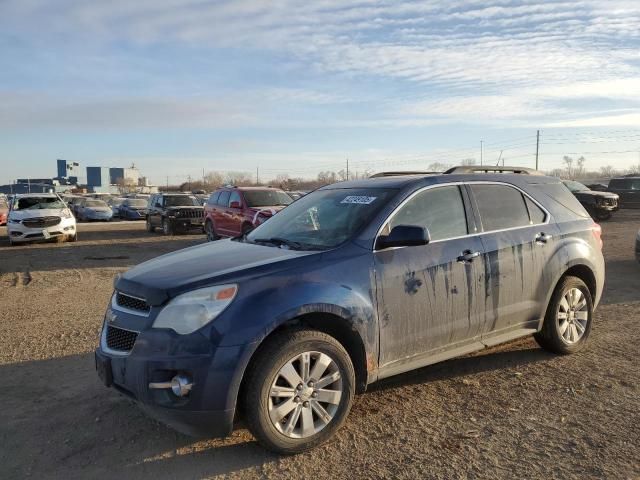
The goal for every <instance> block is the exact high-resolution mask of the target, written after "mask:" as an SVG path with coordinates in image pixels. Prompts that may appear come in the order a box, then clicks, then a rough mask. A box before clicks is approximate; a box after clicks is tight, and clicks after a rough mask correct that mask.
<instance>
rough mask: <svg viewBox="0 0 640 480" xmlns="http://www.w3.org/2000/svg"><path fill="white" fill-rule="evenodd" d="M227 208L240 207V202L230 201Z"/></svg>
mask: <svg viewBox="0 0 640 480" xmlns="http://www.w3.org/2000/svg"><path fill="white" fill-rule="evenodd" d="M229 208H240V202H231V203H230V204H229Z"/></svg>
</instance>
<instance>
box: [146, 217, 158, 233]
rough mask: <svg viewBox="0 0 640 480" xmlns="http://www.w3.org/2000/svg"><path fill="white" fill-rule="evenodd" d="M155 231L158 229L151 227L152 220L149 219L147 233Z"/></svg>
mask: <svg viewBox="0 0 640 480" xmlns="http://www.w3.org/2000/svg"><path fill="white" fill-rule="evenodd" d="M155 231H156V227H154V226H153V225H151V219H150V218H149V217H147V232H149V233H153V232H155Z"/></svg>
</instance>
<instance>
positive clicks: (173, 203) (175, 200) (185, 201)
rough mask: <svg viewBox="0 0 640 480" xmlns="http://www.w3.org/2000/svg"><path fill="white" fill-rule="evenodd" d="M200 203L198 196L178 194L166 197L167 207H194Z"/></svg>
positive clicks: (165, 203) (165, 204)
mask: <svg viewBox="0 0 640 480" xmlns="http://www.w3.org/2000/svg"><path fill="white" fill-rule="evenodd" d="M196 205H198V206H199V205H200V203H198V200H196V197H187V196H184V195H176V196H175V197H164V206H165V207H193V206H196Z"/></svg>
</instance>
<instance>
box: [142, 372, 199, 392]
mask: <svg viewBox="0 0 640 480" xmlns="http://www.w3.org/2000/svg"><path fill="white" fill-rule="evenodd" d="M192 387H193V383H191V379H190V378H189V377H187V376H186V375H181V374H179V375H176V376H175V377H173V378H172V379H171V381H170V382H151V383H150V384H149V388H150V389H152V390H158V389H169V388H170V389H171V391H172V392H173V394H174V395H175V396H176V397H185V396H187V395H188V394H189V392H190V391H191V388H192Z"/></svg>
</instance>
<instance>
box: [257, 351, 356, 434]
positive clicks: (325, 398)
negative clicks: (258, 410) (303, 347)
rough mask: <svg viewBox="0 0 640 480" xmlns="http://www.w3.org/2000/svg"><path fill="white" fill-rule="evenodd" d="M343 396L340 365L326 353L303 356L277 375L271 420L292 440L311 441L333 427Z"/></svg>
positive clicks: (285, 365) (271, 403)
mask: <svg viewBox="0 0 640 480" xmlns="http://www.w3.org/2000/svg"><path fill="white" fill-rule="evenodd" d="M342 393H343V383H342V378H341V375H340V369H339V368H338V365H337V363H336V362H335V361H334V360H333V359H332V358H331V357H330V356H329V355H327V354H326V353H322V352H316V351H312V352H303V353H301V354H299V355H296V356H295V357H293V358H291V359H289V360H288V361H287V362H286V363H285V364H284V365H283V366H282V367H281V368H280V370H279V371H278V373H277V374H276V376H275V378H274V380H273V382H272V384H271V389H270V391H269V400H268V409H269V418H270V419H271V423H272V424H273V426H274V427H275V428H276V430H278V432H280V433H281V434H283V435H285V436H287V437H289V438H306V437H310V436H312V435H315V434H316V433H318V432H320V431H321V430H323V429H324V428H325V427H326V426H327V425H329V424H330V423H331V421H332V420H333V417H334V416H335V415H336V413H337V411H338V408H339V406H340V400H341V398H342Z"/></svg>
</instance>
